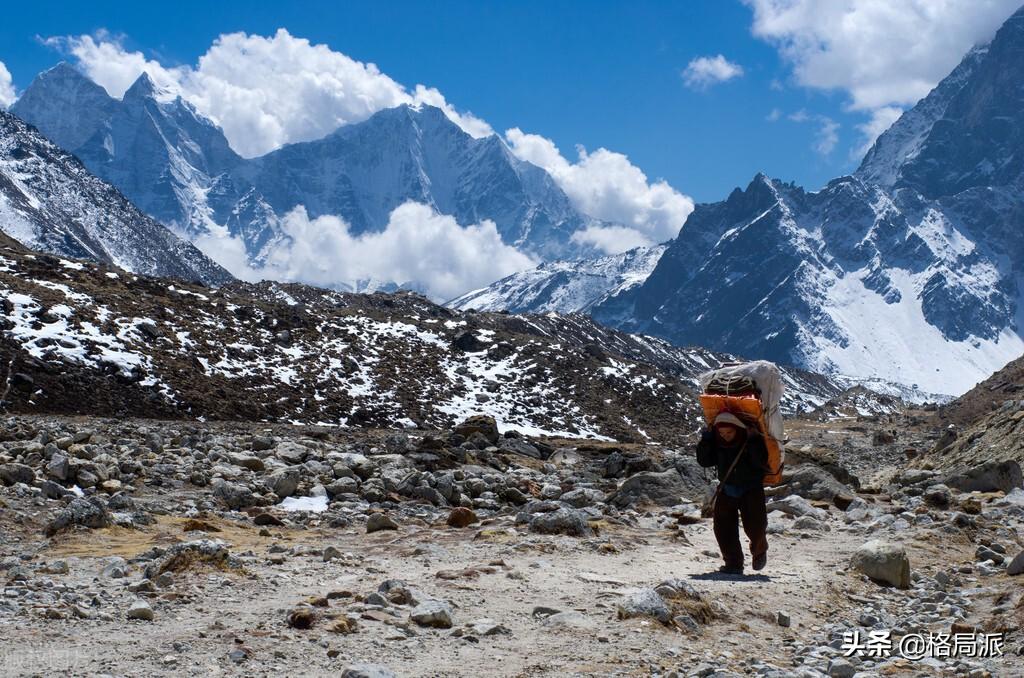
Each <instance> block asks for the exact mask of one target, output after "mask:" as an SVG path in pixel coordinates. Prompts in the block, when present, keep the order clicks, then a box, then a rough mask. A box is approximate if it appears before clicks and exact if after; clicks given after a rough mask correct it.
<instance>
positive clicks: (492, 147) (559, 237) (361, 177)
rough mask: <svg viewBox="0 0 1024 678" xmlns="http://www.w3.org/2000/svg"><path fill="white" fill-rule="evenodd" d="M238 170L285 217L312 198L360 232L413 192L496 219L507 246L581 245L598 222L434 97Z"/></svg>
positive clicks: (426, 200)
mask: <svg viewBox="0 0 1024 678" xmlns="http://www.w3.org/2000/svg"><path fill="white" fill-rule="evenodd" d="M239 175H240V176H242V177H244V178H245V180H247V181H248V182H249V183H250V184H251V185H252V186H254V187H255V188H256V190H257V191H258V192H259V194H260V195H262V196H263V198H264V199H265V200H266V202H267V203H268V204H269V205H271V206H272V207H273V209H274V211H275V213H277V214H279V215H280V214H283V213H285V212H287V211H289V210H291V209H293V208H294V207H296V206H298V205H304V206H305V208H306V211H307V212H308V213H309V216H310V217H311V218H315V217H318V216H321V215H325V214H333V215H338V216H341V217H343V218H344V219H345V220H346V221H347V222H348V223H349V224H350V225H351V227H352V230H353V232H355V233H362V232H365V231H376V230H380V229H382V228H383V227H384V226H385V225H386V224H387V222H388V217H389V216H390V214H391V212H392V210H394V209H395V208H396V207H398V206H399V205H401V204H403V203H405V202H407V201H410V200H412V201H414V202H418V203H423V204H426V205H429V206H431V207H433V208H434V209H435V210H436V211H437V212H439V213H440V214H447V215H451V216H454V217H455V220H456V221H458V222H459V223H460V224H464V225H466V224H475V223H479V222H481V221H483V220H485V219H489V220H491V221H493V222H494V223H495V225H496V226H497V228H498V232H499V233H500V234H501V236H502V240H504V241H505V242H506V243H507V244H511V245H515V246H516V247H518V248H520V249H523V250H524V251H527V252H530V253H532V254H535V255H537V256H540V257H542V258H545V259H547V258H552V257H557V256H566V255H570V254H576V253H578V252H580V251H581V248H580V247H579V246H578V245H576V244H574V243H572V242H570V237H571V236H572V234H573V232H574V231H576V230H577V229H579V228H582V227H584V226H585V225H586V224H587V223H589V222H590V221H591V220H590V219H589V218H588V217H585V216H583V215H581V214H580V213H579V212H577V211H576V210H575V209H574V208H573V207H572V205H571V204H570V202H569V198H568V197H567V196H566V195H565V193H564V192H563V191H562V190H561V189H560V188H559V187H558V186H557V184H555V181H554V179H552V178H551V176H550V175H549V174H548V173H547V172H545V171H544V170H542V169H541V168H539V167H537V166H535V165H532V164H530V163H528V162H524V161H522V160H519V159H518V158H516V157H515V156H514V155H513V154H512V152H511V151H510V150H509V148H508V146H506V145H505V142H503V141H502V140H501V139H500V138H499V137H497V136H496V135H491V136H488V137H484V138H482V139H474V138H473V137H471V136H470V135H468V134H466V133H465V132H463V131H462V129H461V128H459V126H458V125H456V124H455V123H454V122H452V121H451V120H450V119H449V118H448V116H447V115H445V113H444V111H442V110H441V109H439V108H435V107H433V106H426V105H424V106H421V107H413V106H408V105H403V106H398V107H396V108H390V109H384V110H382V111H379V112H378V113H376V114H374V115H373V116H371V117H370V118H369V119H367V120H365V121H364V122H361V123H357V124H354V125H346V126H344V127H341V128H339V129H338V130H337V131H335V132H334V133H332V134H330V135H328V136H327V137H325V138H323V139H318V140H316V141H310V142H305V143H298V144H291V145H288V146H285V147H283V148H280V149H278V150H276V151H273V152H271V153H268V154H267V155H265V156H263V157H261V158H258V159H256V160H254V161H252V162H250V163H248V164H246V165H245V166H244V167H243V168H242V169H241V171H240V172H239Z"/></svg>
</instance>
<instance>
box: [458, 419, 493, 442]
mask: <svg viewBox="0 0 1024 678" xmlns="http://www.w3.org/2000/svg"><path fill="white" fill-rule="evenodd" d="M455 433H458V434H459V435H460V436H462V437H463V438H466V439H468V438H469V437H470V436H472V435H473V434H474V433H479V434H480V435H482V436H483V437H484V438H486V439H487V441H488V442H490V443H491V444H492V445H494V444H496V443H497V442H498V422H496V421H495V420H494V417H489V416H487V415H485V414H476V415H473V416H472V417H469V418H468V419H466V420H465V421H463V422H462V423H461V424H459V425H458V426H456V427H455Z"/></svg>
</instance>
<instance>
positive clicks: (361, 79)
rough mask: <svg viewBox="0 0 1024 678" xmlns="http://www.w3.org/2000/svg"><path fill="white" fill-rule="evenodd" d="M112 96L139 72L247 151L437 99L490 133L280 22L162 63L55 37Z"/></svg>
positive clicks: (98, 40)
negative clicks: (266, 31) (190, 60)
mask: <svg viewBox="0 0 1024 678" xmlns="http://www.w3.org/2000/svg"><path fill="white" fill-rule="evenodd" d="M46 42H47V44H50V45H52V46H55V47H58V48H60V49H62V50H63V51H66V52H68V53H70V54H71V55H73V56H74V57H75V58H76V59H77V60H78V63H79V64H80V66H81V68H82V70H83V71H84V72H85V73H86V74H87V75H88V76H89V77H90V78H92V79H93V80H95V81H96V82H97V83H99V84H100V85H102V86H103V87H104V88H105V89H106V90H107V92H109V93H110V95H111V96H114V97H120V96H122V95H123V94H124V92H125V90H127V89H128V87H130V86H131V84H132V83H133V82H134V81H135V80H136V79H137V78H138V77H139V75H141V74H142V73H143V72H146V73H148V74H149V76H150V77H151V78H152V79H153V81H154V82H155V83H156V84H157V85H159V86H161V87H164V88H167V89H169V90H171V91H172V92H174V93H178V94H180V95H181V96H182V97H183V98H185V99H186V100H188V101H189V102H191V103H192V104H193V105H194V106H195V107H196V108H197V109H198V110H199V111H200V112H201V113H203V114H204V115H206V116H207V117H209V118H210V119H212V120H213V121H214V122H216V123H217V124H219V125H220V126H221V127H222V128H223V130H224V134H225V135H226V136H227V138H228V141H229V143H230V144H231V146H232V148H234V149H235V150H236V151H237V152H238V153H240V154H241V155H243V156H246V157H254V156H258V155H262V154H264V153H267V152H268V151H271V150H273V149H275V148H278V147H280V146H282V145H284V144H287V143H293V142H297V141H309V140H312V139H318V138H320V137H323V136H325V135H327V134H329V133H331V132H333V131H334V130H335V129H337V128H338V127H340V126H341V125H345V124H348V123H353V122H359V121H361V120H365V119H366V118H368V117H370V116H371V115H373V114H374V113H376V112H377V111H379V110H381V109H384V108H391V107H394V106H398V105H400V104H414V105H415V104H424V103H425V104H431V105H434V106H438V107H440V108H443V109H444V110H445V112H446V113H447V114H448V116H449V117H450V118H452V120H453V121H454V122H456V123H457V124H459V125H460V126H461V127H462V128H463V129H464V130H466V131H467V132H468V133H469V134H472V135H473V136H476V137H480V136H486V135H488V134H491V133H492V130H491V128H490V127H489V126H488V125H487V124H486V123H485V122H483V121H482V120H479V119H478V118H475V117H473V116H472V114H469V113H459V112H457V111H455V109H454V108H453V107H452V106H451V105H450V104H448V102H447V101H446V100H445V98H444V96H443V95H442V94H441V92H439V91H438V90H436V89H433V88H428V87H425V86H423V85H417V86H416V87H415V88H414V89H413V91H412V92H410V91H408V90H407V89H406V88H405V87H404V86H402V85H401V84H399V83H398V82H396V81H395V80H393V79H391V78H390V77H388V76H387V75H386V74H384V73H382V72H381V71H380V69H378V68H377V66H375V65H374V64H372V63H363V62H360V61H356V60H354V59H352V58H350V57H348V56H346V55H345V54H342V53H341V52H335V51H333V50H331V49H330V48H329V47H328V46H327V45H315V44H312V43H310V41H309V40H306V39H304V38H297V37H294V36H292V35H291V34H290V33H289V32H288V31H287V30H285V29H283V28H282V29H278V31H277V32H276V33H275V34H274V35H273V36H272V37H264V36H259V35H248V34H246V33H230V34H225V35H221V36H220V37H218V38H217V39H216V40H215V41H214V43H213V45H211V46H210V48H209V50H207V52H206V53H205V54H204V55H202V56H201V57H200V58H199V61H198V64H197V65H196V66H194V67H193V66H177V67H165V66H164V65H162V64H161V63H160V62H158V61H155V60H152V59H147V58H146V57H145V56H144V55H143V54H142V53H141V52H132V51H128V50H126V49H125V48H124V46H123V44H122V41H121V40H120V39H119V38H117V37H116V36H111V35H110V34H109V33H105V32H101V33H97V34H96V36H95V37H94V36H90V35H82V36H77V37H64V38H50V39H49V40H47V41H46Z"/></svg>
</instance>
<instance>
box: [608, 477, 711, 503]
mask: <svg viewBox="0 0 1024 678" xmlns="http://www.w3.org/2000/svg"><path fill="white" fill-rule="evenodd" d="M703 493H704V490H703V487H701V488H699V489H698V488H697V487H695V486H694V483H692V482H689V481H688V480H687V479H686V478H684V477H683V476H682V475H680V473H679V470H678V469H676V468H670V469H669V470H667V471H660V472H658V471H644V472H643V473H637V474H636V475H632V476H630V477H629V478H627V479H626V480H624V481H623V482H622V484H621V485H619V488H618V489H617V490H615V491H614V492H612V493H611V494H610V495H608V498H607V499H606V500H605V501H606V502H607V503H609V504H612V505H613V506H616V507H618V508H626V507H627V506H634V505H637V504H645V503H647V504H656V505H658V506H675V505H676V504H678V503H679V502H680V500H681V499H694V498H697V497H701V496H702V495H703Z"/></svg>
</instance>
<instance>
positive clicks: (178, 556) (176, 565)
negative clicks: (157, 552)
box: [145, 539, 231, 579]
mask: <svg viewBox="0 0 1024 678" xmlns="http://www.w3.org/2000/svg"><path fill="white" fill-rule="evenodd" d="M230 556H231V552H230V551H229V550H228V547H227V544H225V543H224V542H222V541H219V540H216V539H196V540H193V541H186V542H181V543H180V544H175V545H174V546H171V547H170V548H168V549H167V551H165V552H164V554H163V555H162V556H160V557H159V558H157V559H156V560H154V561H153V562H151V563H150V564H149V565H147V566H146V570H145V575H146V578H147V579H156V578H157V577H159V576H160V575H161V574H163V573H164V572H178V571H181V570H186V569H189V568H191V567H193V566H195V565H197V564H199V563H204V564H207V565H212V566H213V567H216V568H219V569H222V568H224V567H226V566H227V565H228V559H229V558H230Z"/></svg>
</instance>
